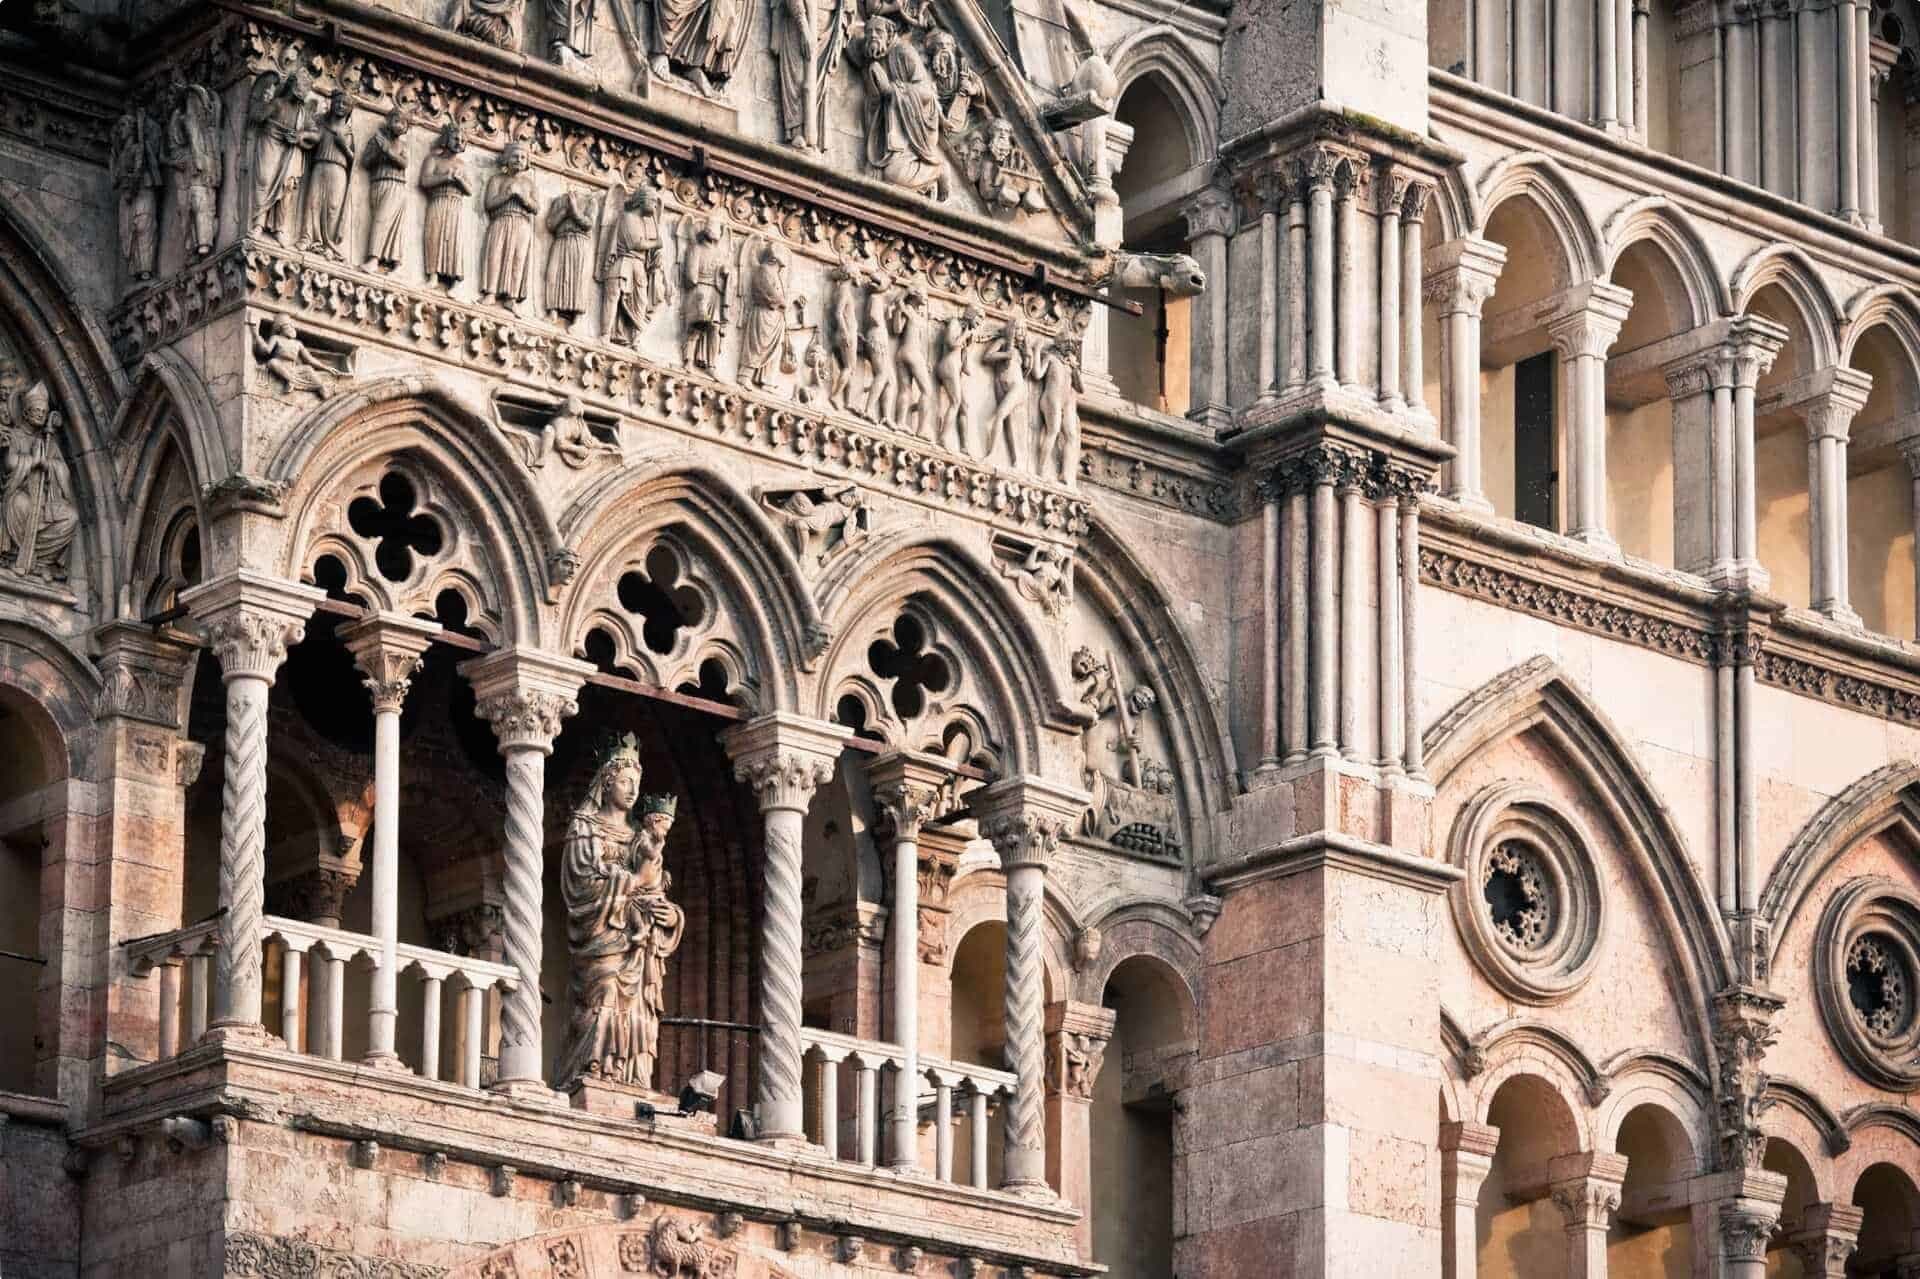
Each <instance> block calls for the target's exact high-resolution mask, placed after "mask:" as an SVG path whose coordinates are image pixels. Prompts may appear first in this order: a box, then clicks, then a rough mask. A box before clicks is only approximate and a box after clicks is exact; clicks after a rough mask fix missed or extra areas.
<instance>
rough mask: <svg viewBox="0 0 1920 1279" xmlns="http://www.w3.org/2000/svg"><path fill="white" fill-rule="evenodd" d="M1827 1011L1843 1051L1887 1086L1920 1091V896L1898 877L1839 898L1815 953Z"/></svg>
mask: <svg viewBox="0 0 1920 1279" xmlns="http://www.w3.org/2000/svg"><path fill="white" fill-rule="evenodd" d="M1814 966H1815V969H1816V972H1815V982H1816V985H1817V987H1818V989H1819V996H1820V1010H1821V1014H1822V1016H1823V1018H1824V1020H1825V1021H1826V1023H1827V1031H1828V1033H1829V1034H1830V1035H1832V1037H1833V1040H1834V1043H1835V1045H1836V1046H1837V1047H1838V1048H1839V1049H1840V1053H1841V1055H1842V1056H1843V1057H1845V1058H1846V1059H1847V1062H1848V1064H1850V1065H1851V1066H1852V1067H1853V1068H1854V1069H1855V1070H1856V1071H1858V1072H1859V1073H1860V1074H1861V1075H1863V1076H1865V1077H1866V1078H1867V1079H1868V1080H1870V1081H1871V1082H1873V1083H1875V1084H1877V1085H1878V1086H1880V1087H1883V1088H1889V1089H1893V1090H1896V1091H1901V1092H1907V1091H1911V1090H1913V1089H1914V1088H1916V1087H1920V1010H1917V1009H1916V1007H1915V1002H1914V1001H1915V990H1914V979H1915V974H1916V973H1920V896H1916V895H1915V894H1914V893H1913V892H1912V891H1911V890H1910V889H1908V888H1906V887H1905V886H1903V885H1901V884H1899V883H1897V882H1895V881H1894V880H1891V879H1885V878H1881V877H1878V876H1869V877H1866V878H1862V879H1856V880H1854V881H1852V882H1851V883H1849V884H1847V885H1845V886H1844V887H1842V888H1841V889H1840V891H1839V892H1837V893H1835V894H1834V895H1833V897H1832V899H1831V900H1830V901H1828V903H1827V909H1826V912H1825V913H1824V914H1823V915H1822V916H1821V920H1820V937H1819V943H1818V945H1817V947H1816V949H1815V951H1814Z"/></svg>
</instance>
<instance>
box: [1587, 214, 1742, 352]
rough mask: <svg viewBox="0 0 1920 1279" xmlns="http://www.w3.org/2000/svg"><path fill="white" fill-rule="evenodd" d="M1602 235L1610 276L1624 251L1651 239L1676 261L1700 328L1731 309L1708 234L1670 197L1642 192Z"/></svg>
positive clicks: (1688, 302) (1729, 299)
mask: <svg viewBox="0 0 1920 1279" xmlns="http://www.w3.org/2000/svg"><path fill="white" fill-rule="evenodd" d="M1602 235H1603V243H1604V244H1605V254H1606V256H1605V263H1606V273H1607V275H1608V276H1609V277H1611V276H1612V274H1613V271H1614V268H1615V266H1617V265H1618V264H1619V261H1620V255H1621V254H1623V253H1625V252H1626V251H1627V250H1628V249H1630V248H1632V247H1633V246H1634V245H1636V244H1639V243H1640V242H1641V241H1643V240H1645V241H1652V243H1653V244H1654V245H1655V246H1656V247H1657V248H1659V250H1660V251H1661V252H1662V253H1664V254H1665V255H1666V257H1667V259H1668V260H1669V261H1670V262H1672V263H1673V266H1674V269H1675V270H1676V272H1677V273H1678V274H1679V276H1680V279H1681V281H1682V283H1683V284H1684V285H1685V287H1686V290H1687V305H1688V308H1689V309H1690V310H1691V311H1692V319H1693V324H1694V325H1695V326H1696V327H1697V326H1699V325H1702V324H1705V323H1706V322H1707V321H1709V320H1712V319H1714V318H1716V317H1718V316H1722V315H1728V314H1731V313H1732V311H1733V298H1732V295H1731V294H1730V293H1729V292H1728V290H1727V286H1726V283H1725V281H1723V280H1722V279H1721V276H1720V270H1719V268H1718V267H1717V266H1715V265H1714V261H1713V253H1712V251H1711V250H1710V249H1708V247H1707V242H1706V239H1705V237H1703V236H1702V235H1701V234H1700V229H1699V228H1698V227H1697V226H1695V225H1694V224H1693V220H1692V219H1691V218H1689V217H1688V216H1687V214H1686V211H1685V210H1683V209H1682V208H1680V206H1678V205H1677V204H1675V203H1674V202H1673V201H1672V200H1670V199H1668V198H1667V197H1666V196H1664V195H1649V196H1643V197H1641V198H1640V199H1638V200H1632V201H1629V202H1628V203H1626V204H1624V205H1622V206H1621V207H1620V208H1618V209H1616V210H1614V212H1613V213H1612V215H1611V216H1609V217H1608V218H1607V222H1606V226H1605V227H1604V228H1603V231H1602Z"/></svg>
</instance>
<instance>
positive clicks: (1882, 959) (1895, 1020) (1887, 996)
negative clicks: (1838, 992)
mask: <svg viewBox="0 0 1920 1279" xmlns="http://www.w3.org/2000/svg"><path fill="white" fill-rule="evenodd" d="M1912 985H1913V983H1912V981H1911V979H1910V977H1909V976H1908V973H1907V969H1906V965H1905V964H1904V963H1902V962H1901V959H1900V955H1899V951H1898V949H1897V948H1896V947H1895V946H1894V944H1893V943H1892V942H1891V941H1889V940H1888V939H1887V938H1885V937H1881V936H1878V935H1876V934H1872V933H1869V934H1867V935H1865V936H1862V937H1856V938H1854V940H1853V944H1852V945H1850V946H1849V947H1848V948H1847V1000H1848V1002H1849V1003H1850V1004H1851V1005H1852V1007H1853V1015H1854V1016H1855V1017H1858V1018H1859V1019H1860V1024H1861V1025H1862V1026H1864V1027H1866V1030H1867V1033H1868V1034H1869V1035H1872V1036H1873V1037H1874V1038H1876V1039H1895V1038H1898V1037H1899V1035H1900V1033H1901V1032H1902V1031H1904V1030H1905V1029H1906V1028H1907V1022H1908V1021H1909V1019H1910V1013H1909V1010H1910V1008H1911V1006H1912V994H1911V990H1912Z"/></svg>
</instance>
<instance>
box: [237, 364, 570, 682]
mask: <svg viewBox="0 0 1920 1279" xmlns="http://www.w3.org/2000/svg"><path fill="white" fill-rule="evenodd" d="M402 454H406V455H409V456H412V457H415V458H417V459H418V460H419V461H420V462H421V464H422V465H423V466H425V467H426V469H428V470H429V471H431V472H433V474H434V475H435V476H436V478H437V479H438V480H439V481H440V482H441V483H444V484H445V485H446V487H447V489H448V490H449V491H450V492H451V493H453V494H455V495H457V497H458V498H459V500H460V501H461V502H462V503H463V504H464V505H465V506H466V507H467V510H468V513H469V514H470V516H471V517H472V518H471V520H470V521H469V522H470V523H471V524H472V525H473V527H470V528H467V529H464V530H463V533H464V534H465V535H466V536H469V537H471V538H472V539H473V541H474V542H475V543H476V545H478V546H479V547H481V548H482V551H483V559H484V560H485V567H486V570H487V575H488V578H489V580H488V581H482V582H475V583H474V587H475V589H479V590H482V591H486V590H489V589H490V590H491V591H493V592H495V593H497V596H498V598H497V599H495V600H494V601H493V602H494V603H495V605H496V606H497V607H498V608H499V610H500V614H501V618H502V628H503V632H504V633H503V635H502V636H501V637H500V639H501V640H502V641H503V642H513V643H523V644H539V643H541V642H543V640H544V639H545V638H546V637H544V636H542V635H541V626H540V612H539V606H540V603H541V601H542V600H543V599H545V598H546V597H547V596H548V594H549V592H550V591H551V590H554V589H556V588H557V587H558V585H559V580H560V576H561V574H562V572H563V565H564V564H565V563H566V562H567V561H566V557H565V555H564V552H565V547H564V546H563V545H562V543H561V540H560V533H559V530H558V528H557V527H556V526H555V525H554V522H553V517H552V516H551V515H549V514H548V513H547V509H546V506H545V504H544V503H543V502H542V501H541V499H540V496H539V494H538V493H537V492H536V491H535V490H534V488H533V485H532V483H531V482H530V481H529V480H528V478H527V475H526V473H525V471H524V469H523V468H522V467H521V466H520V463H519V462H518V461H517V459H515V458H514V457H513V456H512V453H511V452H510V450H509V449H508V446H507V445H506V443H505V442H504V441H503V440H502V439H501V438H500V433H499V432H498V431H497V430H495V429H494V427H493V426H492V425H491V424H490V423H489V422H488V421H487V420H486V418H485V417H484V416H483V415H482V414H481V413H480V412H479V411H478V410H476V409H474V408H473V407H472V406H470V405H468V404H467V403H465V402H464V401H463V400H462V399H461V398H460V397H459V396H457V395H456V394H455V393H454V392H452V391H451V390H449V389H448V388H447V387H446V386H445V385H444V384H443V383H441V382H440V381H439V379H438V378H435V377H433V376H431V375H428V376H405V377H391V378H382V379H380V380H378V381H375V382H370V383H368V384H366V385H364V386H359V387H356V388H355V389H354V390H352V391H350V392H348V393H346V394H343V395H337V396H335V397H334V398H333V399H331V400H328V401H327V402H325V403H323V404H321V405H320V406H319V407H318V408H317V409H315V410H314V411H313V412H311V413H309V414H308V415H307V416H306V417H304V418H302V419H300V420H299V421H298V422H296V423H295V424H294V425H293V427H292V429H290V430H289V431H288V433H287V436H286V438H285V439H284V440H283V441H282V442H281V445H280V448H279V449H278V451H277V452H275V453H274V455H273V457H272V458H271V459H269V461H268V464H267V469H266V475H265V478H266V480H267V481H268V482H269V483H270V484H277V485H284V486H285V487H286V488H287V490H288V496H287V499H286V506H287V510H288V515H289V535H288V537H287V539H286V541H285V543H284V552H283V553H284V555H285V557H286V560H285V563H283V564H282V565H281V566H280V568H281V571H282V572H284V573H286V574H288V575H289V576H290V577H295V578H298V577H300V576H302V575H303V574H304V573H305V572H306V571H307V569H308V565H307V564H306V563H304V562H303V561H304V559H305V557H306V555H307V553H308V550H309V549H310V548H311V546H312V545H313V543H314V542H315V540H316V539H317V538H319V537H320V536H322V535H323V533H324V532H325V530H323V529H321V528H320V527H319V521H320V517H321V515H322V511H321V509H320V508H321V506H322V505H323V504H324V502H325V500H326V498H327V496H328V495H329V493H330V492H331V491H332V489H333V488H334V486H335V485H336V484H338V483H339V482H341V481H342V480H343V479H344V478H345V477H346V476H347V475H348V474H349V473H350V472H352V471H353V470H354V469H355V468H357V467H360V466H362V465H365V464H367V463H370V462H373V461H375V460H378V459H381V458H390V457H397V456H400V455H402Z"/></svg>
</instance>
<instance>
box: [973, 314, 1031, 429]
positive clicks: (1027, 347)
mask: <svg viewBox="0 0 1920 1279" xmlns="http://www.w3.org/2000/svg"><path fill="white" fill-rule="evenodd" d="M1031 347H1032V340H1031V339H1030V338H1029V337H1028V336H1027V322H1026V320H1025V319H1024V318H1022V317H1021V315H1020V314H1019V312H1015V313H1014V314H1013V315H1012V316H1011V317H1009V318H1008V320H1007V325H1006V328H1004V329H1002V330H1001V332H1000V336H999V337H997V338H994V339H993V341H992V342H991V343H990V344H989V345H988V347H987V349H986V352H985V353H984V354H983V355H981V357H980V360H981V363H983V364H985V365H986V366H987V367H988V368H990V369H992V370H993V390H994V394H995V396H997V397H998V398H997V399H996V400H995V402H994V406H993V416H992V417H991V418H989V419H988V421H987V434H986V440H985V441H984V443H985V446H986V447H985V451H984V452H983V453H982V454H981V460H982V461H985V460H986V459H987V458H988V457H990V456H992V454H993V446H994V444H995V443H996V442H997V441H1001V440H1004V441H1005V443H1006V446H1007V461H1008V462H1010V463H1012V464H1013V465H1014V466H1016V467H1017V466H1019V465H1020V446H1019V441H1018V439H1017V437H1016V436H1015V434H1014V428H1015V425H1016V424H1017V425H1018V426H1019V428H1020V429H1021V430H1022V431H1030V430H1031V427H1030V425H1029V423H1028V413H1027V403H1028V387H1027V365H1028V363H1029V362H1030V361H1031V360H1032V358H1033V352H1032V350H1031Z"/></svg>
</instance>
